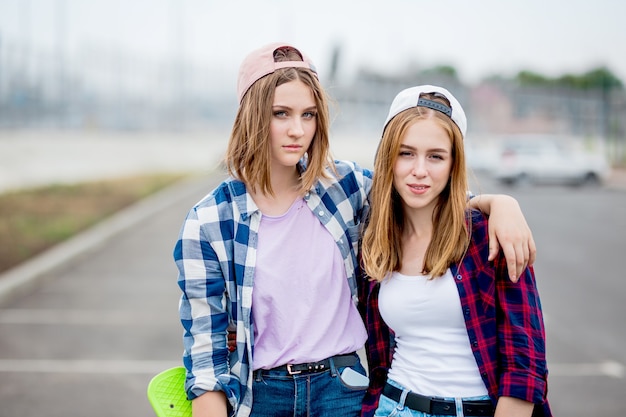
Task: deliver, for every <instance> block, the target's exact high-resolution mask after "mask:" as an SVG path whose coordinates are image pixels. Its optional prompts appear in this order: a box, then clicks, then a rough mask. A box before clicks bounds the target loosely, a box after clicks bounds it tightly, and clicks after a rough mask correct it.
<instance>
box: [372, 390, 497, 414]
mask: <svg viewBox="0 0 626 417" xmlns="http://www.w3.org/2000/svg"><path fill="white" fill-rule="evenodd" d="M383 395H384V396H385V397H388V398H391V399H392V400H394V401H397V402H399V401H400V397H401V396H402V390H401V389H400V388H397V387H394V386H393V385H390V384H385V388H383ZM404 405H405V406H407V407H409V408H410V409H412V410H415V411H421V412H422V413H427V414H434V415H444V416H455V415H456V405H455V404H454V401H450V400H444V399H441V398H434V397H425V396H423V395H420V394H417V393H415V392H409V393H408V395H407V396H406V399H405V400H404ZM494 412H495V410H494V408H493V404H491V401H489V400H482V401H463V414H464V415H465V416H466V417H481V416H493V413H494Z"/></svg>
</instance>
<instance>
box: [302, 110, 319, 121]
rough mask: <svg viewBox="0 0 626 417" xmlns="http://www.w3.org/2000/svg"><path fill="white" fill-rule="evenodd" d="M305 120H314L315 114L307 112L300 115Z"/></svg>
mask: <svg viewBox="0 0 626 417" xmlns="http://www.w3.org/2000/svg"><path fill="white" fill-rule="evenodd" d="M302 116H303V117H304V118H305V119H315V118H316V117H317V113H315V112H312V111H308V112H306V113H304V114H303V115H302Z"/></svg>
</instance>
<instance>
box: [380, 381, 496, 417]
mask: <svg viewBox="0 0 626 417" xmlns="http://www.w3.org/2000/svg"><path fill="white" fill-rule="evenodd" d="M387 383H389V384H390V385H393V386H394V387H396V388H400V389H405V388H404V387H403V386H402V385H400V384H398V383H397V382H396V381H394V380H392V379H388V380H387ZM444 399H445V400H452V401H454V398H452V397H450V398H448V397H446V398H444ZM462 399H463V400H466V401H469V400H473V401H479V400H488V399H489V396H488V395H485V396H480V397H463V398H462ZM457 416H458V417H463V408H462V407H461V408H460V409H459V408H458V407H457ZM374 417H450V416H441V415H435V414H427V413H423V412H421V411H416V410H411V409H410V408H409V407H406V406H405V405H404V404H400V403H399V402H398V401H394V400H392V399H391V398H387V397H385V396H384V395H381V396H380V401H379V402H378V408H377V409H376V413H375V414H374Z"/></svg>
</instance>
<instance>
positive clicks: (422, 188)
mask: <svg viewBox="0 0 626 417" xmlns="http://www.w3.org/2000/svg"><path fill="white" fill-rule="evenodd" d="M408 186H409V189H410V190H411V191H412V192H414V193H416V194H423V193H425V192H426V191H427V190H428V189H429V188H430V187H429V186H428V185H424V184H408Z"/></svg>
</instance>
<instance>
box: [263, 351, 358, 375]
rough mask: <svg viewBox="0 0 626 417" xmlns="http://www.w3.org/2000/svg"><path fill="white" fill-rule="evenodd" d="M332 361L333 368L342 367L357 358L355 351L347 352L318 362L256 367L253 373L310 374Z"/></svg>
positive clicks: (350, 363)
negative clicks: (265, 367)
mask: <svg viewBox="0 0 626 417" xmlns="http://www.w3.org/2000/svg"><path fill="white" fill-rule="evenodd" d="M331 360H332V361H333V365H334V366H335V368H342V367H344V366H354V365H356V364H357V362H358V360H359V358H358V356H357V354H356V352H353V353H348V354H345V355H335V356H332V357H330V358H326V359H322V360H321V361H318V362H307V363H297V364H287V365H282V366H277V367H276V368H272V369H257V370H256V371H254V373H255V374H256V373H259V372H260V373H261V374H265V373H270V372H271V373H276V372H284V373H285V374H286V375H300V374H311V373H315V372H324V371H327V370H329V369H330V368H331V365H330V361H331Z"/></svg>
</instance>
